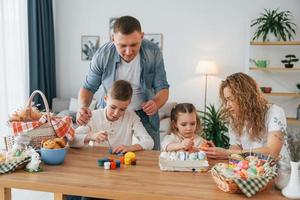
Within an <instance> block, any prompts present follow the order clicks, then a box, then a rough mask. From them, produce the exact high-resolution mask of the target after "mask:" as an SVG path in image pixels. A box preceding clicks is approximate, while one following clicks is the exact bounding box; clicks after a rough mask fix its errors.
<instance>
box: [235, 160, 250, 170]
mask: <svg viewBox="0 0 300 200" xmlns="http://www.w3.org/2000/svg"><path fill="white" fill-rule="evenodd" d="M237 167H238V168H240V169H248V168H249V162H248V161H247V160H242V161H240V162H239V163H238V164H237Z"/></svg>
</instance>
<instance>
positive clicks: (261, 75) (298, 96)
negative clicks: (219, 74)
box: [248, 41, 300, 126]
mask: <svg viewBox="0 0 300 200" xmlns="http://www.w3.org/2000/svg"><path fill="white" fill-rule="evenodd" d="M296 46H297V47H296ZM256 48H261V49H260V52H262V54H265V55H266V56H265V57H263V58H258V59H266V60H269V61H272V60H271V59H269V58H270V57H272V52H273V53H274V52H275V51H276V50H278V49H279V48H282V49H283V50H282V51H284V49H287V51H286V53H285V54H282V55H281V57H279V56H278V55H275V58H276V59H277V63H274V62H273V63H272V62H270V65H268V66H267V67H266V68H260V67H256V66H253V65H248V72H249V74H250V75H251V76H252V77H253V78H254V79H256V81H257V82H258V84H259V85H260V86H271V87H272V92H271V93H265V96H266V97H267V98H268V99H269V100H270V99H271V98H277V99H278V98H284V100H283V101H284V103H285V104H287V103H289V102H291V103H292V102H293V104H295V105H293V106H292V108H290V109H292V111H291V112H292V114H291V115H290V116H289V115H287V121H288V124H289V125H296V126H300V120H297V119H296V113H297V107H298V105H299V104H300V91H297V88H296V83H297V82H300V62H299V61H298V62H297V63H294V67H293V68H285V67H284V66H283V64H282V63H280V60H281V59H283V58H284V56H285V55H286V54H295V55H296V56H297V57H298V58H299V57H300V41H289V42H250V47H249V49H250V50H251V51H252V52H255V49H256ZM291 48H292V50H291V51H292V52H291V51H288V50H290V49H291ZM250 50H249V58H252V59H256V58H255V56H254V58H253V57H251V56H253V55H252V54H251V53H250ZM273 57H274V56H273ZM272 77H276V78H277V80H276V81H273V82H271V81H267V80H266V79H268V78H269V79H272ZM289 77H292V78H291V79H293V80H290V79H289ZM284 78H285V80H284ZM263 81H264V82H265V84H266V83H267V85H264V84H263V83H261V82H263ZM286 81H289V82H291V83H286ZM274 82H275V83H278V84H282V85H284V84H286V85H294V89H293V88H292V87H291V88H292V89H282V88H281V89H279V90H277V89H276V88H274V87H273V85H272V84H274ZM270 101H271V102H273V103H276V104H277V105H279V106H282V105H281V104H280V103H278V102H277V101H272V100H270Z"/></svg>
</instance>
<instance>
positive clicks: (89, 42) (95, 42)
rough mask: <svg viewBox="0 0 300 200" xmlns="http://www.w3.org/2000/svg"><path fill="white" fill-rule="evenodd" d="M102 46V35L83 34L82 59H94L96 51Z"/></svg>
mask: <svg viewBox="0 0 300 200" xmlns="http://www.w3.org/2000/svg"><path fill="white" fill-rule="evenodd" d="M99 46H100V36H98V35H82V36H81V60H84V61H88V60H92V58H93V56H94V54H95V52H96V51H97V50H98V49H99Z"/></svg>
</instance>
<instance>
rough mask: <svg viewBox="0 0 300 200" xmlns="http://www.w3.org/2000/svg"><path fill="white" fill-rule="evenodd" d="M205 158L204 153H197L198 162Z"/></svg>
mask: <svg viewBox="0 0 300 200" xmlns="http://www.w3.org/2000/svg"><path fill="white" fill-rule="evenodd" d="M205 158H206V153H205V152H204V151H199V152H198V159H199V160H204V159H205Z"/></svg>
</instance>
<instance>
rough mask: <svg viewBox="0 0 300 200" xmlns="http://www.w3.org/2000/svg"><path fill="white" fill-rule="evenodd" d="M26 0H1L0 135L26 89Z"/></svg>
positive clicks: (18, 105) (27, 73)
mask: <svg viewBox="0 0 300 200" xmlns="http://www.w3.org/2000/svg"><path fill="white" fill-rule="evenodd" d="M27 21H28V20H27V0H0V136H1V135H4V134H7V132H8V130H7V127H6V122H7V120H8V116H9V114H11V113H12V112H13V111H15V110H16V109H18V108H21V107H23V106H24V104H25V102H26V99H27V98H28V93H29V64H28V31H27V30H28V28H27Z"/></svg>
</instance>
